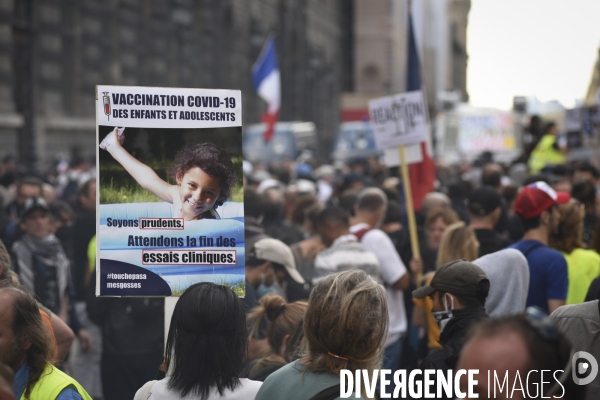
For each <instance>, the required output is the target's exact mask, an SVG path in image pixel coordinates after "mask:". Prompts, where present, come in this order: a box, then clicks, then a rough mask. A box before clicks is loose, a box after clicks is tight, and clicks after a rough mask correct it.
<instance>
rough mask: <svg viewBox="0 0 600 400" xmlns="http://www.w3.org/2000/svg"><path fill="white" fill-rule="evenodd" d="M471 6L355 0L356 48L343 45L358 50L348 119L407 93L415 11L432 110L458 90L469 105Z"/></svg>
mask: <svg viewBox="0 0 600 400" xmlns="http://www.w3.org/2000/svg"><path fill="white" fill-rule="evenodd" d="M470 8H471V1H470V0H413V1H410V0H398V1H387V0H354V2H353V10H352V12H351V15H352V23H351V24H348V25H350V26H351V33H350V35H351V36H352V37H353V43H352V45H351V46H352V48H351V50H348V46H343V47H342V50H343V52H344V53H345V54H348V53H349V52H350V51H351V52H352V59H353V66H352V77H353V81H352V83H351V84H345V85H344V86H343V94H342V101H341V103H342V118H343V119H345V120H355V119H360V118H362V117H365V116H367V115H368V111H367V109H368V100H369V99H371V98H375V97H380V96H386V95H389V94H394V93H400V92H403V91H404V90H405V85H406V82H405V81H406V54H407V35H408V30H407V21H408V11H409V9H410V10H411V13H412V18H413V25H414V29H415V36H416V40H417V47H418V49H419V56H420V61H421V77H422V80H423V84H424V87H425V93H426V95H427V100H428V103H429V108H430V110H431V111H433V112H435V111H436V110H438V109H441V108H442V105H441V104H440V102H439V101H438V96H439V94H440V93H441V92H448V91H455V92H457V93H459V96H460V97H461V100H462V101H468V99H469V96H468V93H467V89H466V78H467V61H468V54H467V24H468V14H469V10H470ZM346 18H347V17H346Z"/></svg>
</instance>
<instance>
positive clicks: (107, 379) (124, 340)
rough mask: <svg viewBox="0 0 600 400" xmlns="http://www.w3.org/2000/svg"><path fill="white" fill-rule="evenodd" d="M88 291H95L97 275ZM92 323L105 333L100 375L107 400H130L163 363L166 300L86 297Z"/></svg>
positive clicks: (94, 276) (103, 335) (93, 277)
mask: <svg viewBox="0 0 600 400" xmlns="http://www.w3.org/2000/svg"><path fill="white" fill-rule="evenodd" d="M89 287H91V288H95V287H96V274H93V275H92V279H91V280H90V285H89ZM87 296H88V297H87V311H88V315H89V318H90V320H92V322H94V323H95V324H96V325H98V326H99V327H100V328H101V329H102V359H101V361H100V372H101V378H102V393H103V395H104V398H105V399H107V400H108V399H112V400H130V399H131V398H133V396H134V394H135V392H136V390H137V389H139V388H140V386H142V385H143V384H144V383H145V382H147V381H148V380H150V379H153V378H154V376H155V375H156V372H157V370H158V367H159V366H160V363H161V361H162V359H163V354H164V352H163V350H164V347H163V346H164V324H165V322H164V304H165V302H164V299H163V298H156V297H155V298H148V297H146V298H144V297H123V298H117V297H112V298H106V297H96V296H95V293H94V292H93V291H89V292H88V294H87Z"/></svg>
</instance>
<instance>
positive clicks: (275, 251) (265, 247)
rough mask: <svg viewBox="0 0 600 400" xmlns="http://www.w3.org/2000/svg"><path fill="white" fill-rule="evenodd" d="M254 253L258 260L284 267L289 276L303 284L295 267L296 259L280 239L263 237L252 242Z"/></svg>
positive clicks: (302, 279)
mask: <svg viewBox="0 0 600 400" xmlns="http://www.w3.org/2000/svg"><path fill="white" fill-rule="evenodd" d="M254 253H255V254H254V255H255V257H256V258H257V259H259V260H265V261H271V262H274V263H277V264H281V265H283V266H284V267H285V270H286V271H287V272H288V274H289V275H290V277H291V278H292V279H293V280H294V281H296V282H297V283H300V284H304V278H303V277H302V275H300V273H299V272H298V270H297V269H296V261H294V255H293V254H292V250H291V249H290V247H289V246H288V245H287V244H285V243H283V242H282V241H281V240H277V239H272V238H265V239H260V240H258V241H257V242H256V243H255V244H254Z"/></svg>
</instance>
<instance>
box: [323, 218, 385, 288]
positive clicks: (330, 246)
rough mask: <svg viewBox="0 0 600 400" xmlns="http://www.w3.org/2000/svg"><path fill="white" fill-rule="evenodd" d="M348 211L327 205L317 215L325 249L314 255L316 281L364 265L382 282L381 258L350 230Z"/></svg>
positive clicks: (373, 276) (366, 269)
mask: <svg viewBox="0 0 600 400" xmlns="http://www.w3.org/2000/svg"><path fill="white" fill-rule="evenodd" d="M349 225H350V223H349V216H348V214H347V213H346V212H345V211H344V210H343V209H341V208H339V207H327V208H326V209H324V210H323V211H321V212H320V213H319V215H318V216H317V231H318V232H319V236H320V237H321V240H322V241H323V244H324V245H325V246H326V249H325V250H323V251H321V252H320V253H319V254H317V257H316V258H315V269H314V276H313V279H312V283H313V285H314V284H316V283H317V282H319V281H320V280H322V279H323V278H325V277H326V276H327V275H330V274H334V273H336V272H342V271H345V270H349V269H362V270H363V271H365V272H366V273H367V274H369V275H370V276H371V278H373V279H374V280H375V281H376V282H377V283H381V282H382V276H381V269H380V265H379V259H378V258H377V256H376V255H375V253H373V252H372V251H369V250H367V249H366V248H365V246H364V245H363V244H362V243H360V242H359V241H358V238H357V237H356V236H355V235H353V234H351V233H350V226H349Z"/></svg>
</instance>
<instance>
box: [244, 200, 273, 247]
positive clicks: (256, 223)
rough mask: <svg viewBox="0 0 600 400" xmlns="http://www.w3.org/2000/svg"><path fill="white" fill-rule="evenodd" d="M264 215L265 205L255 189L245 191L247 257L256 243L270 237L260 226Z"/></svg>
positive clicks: (245, 242) (245, 243)
mask: <svg viewBox="0 0 600 400" xmlns="http://www.w3.org/2000/svg"><path fill="white" fill-rule="evenodd" d="M263 214H264V204H263V199H262V196H260V195H259V194H258V193H256V191H255V190H254V189H245V190H244V237H245V241H244V246H245V249H246V256H248V254H250V250H252V247H253V246H254V243H256V241H258V240H260V239H265V238H268V237H270V236H269V235H267V234H266V233H265V229H264V228H263V227H262V225H260V221H261V219H262V217H263Z"/></svg>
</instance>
